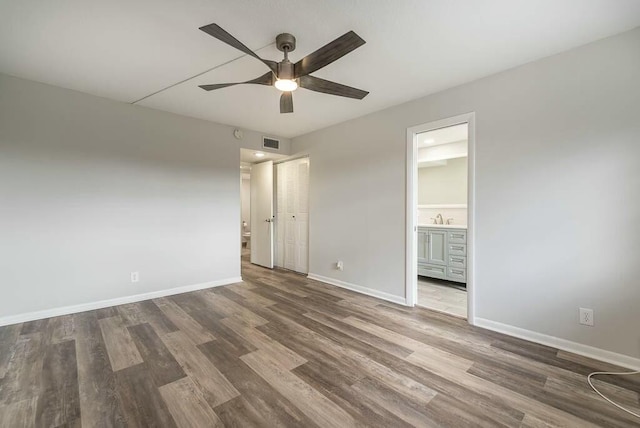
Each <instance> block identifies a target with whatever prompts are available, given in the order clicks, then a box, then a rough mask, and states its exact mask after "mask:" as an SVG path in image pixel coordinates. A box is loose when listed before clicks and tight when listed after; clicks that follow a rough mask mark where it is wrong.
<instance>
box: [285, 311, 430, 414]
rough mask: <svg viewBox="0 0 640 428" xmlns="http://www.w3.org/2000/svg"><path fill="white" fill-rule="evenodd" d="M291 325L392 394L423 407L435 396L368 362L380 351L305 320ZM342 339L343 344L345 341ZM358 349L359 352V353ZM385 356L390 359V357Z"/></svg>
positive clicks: (386, 369)
mask: <svg viewBox="0 0 640 428" xmlns="http://www.w3.org/2000/svg"><path fill="white" fill-rule="evenodd" d="M274 309H275V308H274ZM292 323H293V322H292ZM293 324H297V325H296V326H295V328H297V329H298V330H299V331H300V330H304V331H305V333H306V334H307V336H308V337H309V340H313V341H315V342H317V343H318V344H320V345H321V346H322V347H323V350H324V352H325V353H327V354H328V355H329V356H330V357H331V358H333V359H335V360H339V361H342V362H343V363H346V364H348V365H349V366H352V367H358V368H360V369H361V370H362V371H363V372H364V373H366V376H368V377H371V378H373V379H376V380H379V381H381V382H383V383H386V384H387V385H389V387H390V388H392V389H394V390H395V391H397V392H399V393H401V394H404V395H406V396H408V397H417V399H419V400H421V401H422V402H423V403H428V402H429V400H431V398H432V397H433V396H434V395H435V391H433V390H432V389H430V388H428V387H427V386H425V385H424V384H421V383H419V382H416V381H414V380H413V379H411V378H410V377H407V376H405V375H402V374H400V373H397V372H396V371H394V370H393V369H391V368H390V367H388V366H385V365H384V364H380V363H379V362H378V361H375V360H374V359H373V358H371V357H372V355H373V353H376V352H378V353H383V352H382V351H379V350H376V349H374V348H373V347H371V346H368V345H366V344H363V343H361V344H358V343H357V341H356V340H353V339H352V338H350V337H349V336H347V335H344V334H341V333H338V332H336V331H335V330H332V329H329V328H328V327H326V326H324V325H322V324H320V323H317V322H315V321H313V320H311V319H308V318H307V319H304V317H303V318H300V319H298V323H293ZM345 337H346V340H344V338H345ZM332 339H333V340H332ZM362 345H364V346H362ZM354 347H355V349H354ZM358 349H359V350H360V352H358ZM384 354H387V353H384ZM387 355H389V356H391V355H390V354H387Z"/></svg>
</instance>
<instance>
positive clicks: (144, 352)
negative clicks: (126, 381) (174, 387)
mask: <svg viewBox="0 0 640 428" xmlns="http://www.w3.org/2000/svg"><path fill="white" fill-rule="evenodd" d="M129 333H130V334H131V337H132V338H133V340H134V342H135V344H136V347H137V348H138V351H139V352H140V355H141V356H142V360H143V361H144V362H145V363H146V366H147V369H148V370H149V373H150V375H151V378H152V379H153V381H154V384H155V385H156V386H157V387H160V386H162V385H165V384H168V383H171V382H174V381H177V380H178V379H181V378H183V377H185V376H187V375H186V374H185V372H184V371H183V370H182V367H181V366H180V364H178V362H177V361H176V360H175V358H173V355H172V354H171V352H169V350H168V349H167V347H166V346H165V345H164V342H162V340H161V339H160V337H159V336H158V334H157V333H156V331H155V330H154V329H153V327H151V325H150V324H139V325H135V326H133V327H129Z"/></svg>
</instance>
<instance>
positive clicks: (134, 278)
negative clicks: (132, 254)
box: [131, 272, 140, 282]
mask: <svg viewBox="0 0 640 428" xmlns="http://www.w3.org/2000/svg"><path fill="white" fill-rule="evenodd" d="M138 281H140V272H131V282H138Z"/></svg>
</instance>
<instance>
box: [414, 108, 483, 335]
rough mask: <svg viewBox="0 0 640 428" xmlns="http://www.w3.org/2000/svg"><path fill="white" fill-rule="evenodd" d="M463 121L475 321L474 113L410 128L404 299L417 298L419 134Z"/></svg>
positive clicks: (470, 312)
mask: <svg viewBox="0 0 640 428" xmlns="http://www.w3.org/2000/svg"><path fill="white" fill-rule="evenodd" d="M461 123H467V124H468V130H467V132H468V134H469V137H468V139H467V144H468V146H467V152H468V159H469V161H468V167H467V180H468V186H467V188H468V190H467V208H468V211H467V321H468V322H469V324H471V325H474V324H475V303H476V300H475V269H474V261H475V247H474V245H475V239H474V233H475V228H474V223H475V221H474V220H475V195H476V193H475V181H476V180H475V174H476V170H475V147H476V136H475V135H476V134H475V113H474V112H471V113H466V114H462V115H459V116H454V117H450V118H447V119H442V120H437V121H435V122H429V123H424V124H421V125H417V126H412V127H409V128H407V158H406V168H407V171H406V172H407V176H406V179H407V182H406V186H405V187H406V203H407V206H406V240H405V244H406V248H405V262H406V266H405V300H406V302H407V305H408V306H415V304H416V303H417V300H418V280H417V277H418V272H417V269H418V255H417V252H418V243H417V239H416V238H417V234H416V232H417V226H418V219H417V218H416V217H417V212H418V209H417V208H418V184H417V171H418V141H417V134H419V133H422V132H427V131H433V130H436V129H440V128H446V127H449V126H454V125H459V124H461Z"/></svg>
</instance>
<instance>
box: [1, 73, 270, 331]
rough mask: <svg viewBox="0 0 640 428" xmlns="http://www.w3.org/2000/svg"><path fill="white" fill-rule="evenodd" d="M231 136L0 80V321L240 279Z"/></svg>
mask: <svg viewBox="0 0 640 428" xmlns="http://www.w3.org/2000/svg"><path fill="white" fill-rule="evenodd" d="M232 130H233V128H232V127H228V126H223V125H217V124H214V123H210V122H206V121H202V120H196V119H190V118H185V117H181V116H177V115H174V114H169V113H164V112H159V111H156V110H151V109H148V108H143V107H135V106H130V105H128V104H123V103H118V102H114V101H110V100H106V99H103V98H98V97H94V96H90V95H85V94H81V93H78V92H74V91H70V90H65V89H60V88H55V87H52V86H47V85H43V84H39V83H35V82H30V81H26V80H21V79H16V78H13V77H9V76H6V75H0V272H1V278H0V283H1V285H0V288H1V290H2V298H0V318H2V317H6V316H11V315H16V314H23V313H27V312H32V311H40V310H47V309H51V308H58V307H63V306H69V305H77V304H83V303H90V302H95V301H99V300H104V299H114V298H120V297H124V296H130V295H136V294H141V293H148V292H154V291H160V290H164V289H169V288H174V287H180V286H189V285H195V284H200V283H206V282H210V281H218V280H225V279H228V278H233V277H238V276H240V236H239V230H240V180H239V178H240V169H239V165H240V150H239V142H238V141H237V140H235V139H234V138H233V135H232ZM260 137H261V134H260V133H255V132H250V131H245V138H244V140H243V142H242V143H243V144H247V145H249V146H251V145H252V144H253V145H257V144H259V141H260ZM132 271H139V272H140V282H139V283H135V284H132V283H131V282H130V273H131V272H132Z"/></svg>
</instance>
